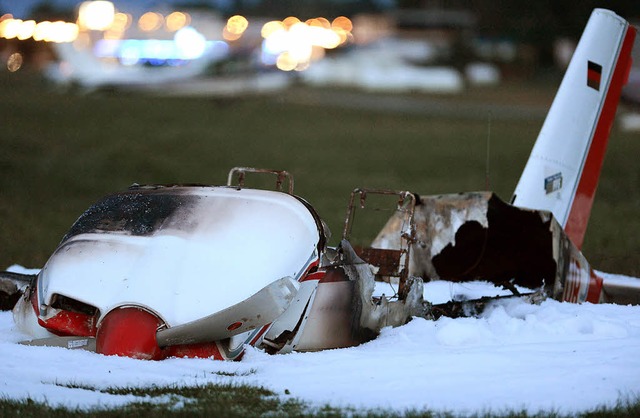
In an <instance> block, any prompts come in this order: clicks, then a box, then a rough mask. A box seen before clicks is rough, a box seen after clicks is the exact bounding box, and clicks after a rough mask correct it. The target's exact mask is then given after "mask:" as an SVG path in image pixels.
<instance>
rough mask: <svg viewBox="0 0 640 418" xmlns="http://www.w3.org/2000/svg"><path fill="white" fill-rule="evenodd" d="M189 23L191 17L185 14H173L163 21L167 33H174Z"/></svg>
mask: <svg viewBox="0 0 640 418" xmlns="http://www.w3.org/2000/svg"><path fill="white" fill-rule="evenodd" d="M189 23H191V16H189V15H188V14H187V13H182V12H173V13H171V14H169V16H167V17H166V19H165V25H166V27H167V30H168V31H169V32H176V31H178V30H180V29H182V28H184V27H185V26H187V25H189Z"/></svg>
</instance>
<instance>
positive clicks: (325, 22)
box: [316, 17, 331, 29]
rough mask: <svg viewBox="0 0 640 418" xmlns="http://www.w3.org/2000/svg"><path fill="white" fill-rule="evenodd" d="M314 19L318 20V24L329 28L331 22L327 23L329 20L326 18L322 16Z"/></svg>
mask: <svg viewBox="0 0 640 418" xmlns="http://www.w3.org/2000/svg"><path fill="white" fill-rule="evenodd" d="M316 20H317V21H318V22H320V25H322V27H323V28H325V29H331V23H329V21H328V20H327V19H325V18H324V17H319V18H317V19H316Z"/></svg>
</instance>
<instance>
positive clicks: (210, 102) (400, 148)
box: [0, 73, 640, 275]
mask: <svg viewBox="0 0 640 418" xmlns="http://www.w3.org/2000/svg"><path fill="white" fill-rule="evenodd" d="M0 89H1V90H2V92H3V94H2V98H1V100H0V115H1V116H0V117H1V118H2V119H1V131H0V242H2V247H1V250H0V268H3V267H4V268H6V267H8V266H9V265H11V264H13V263H18V264H21V265H24V266H27V267H41V266H42V265H43V264H44V262H45V261H46V260H47V258H48V256H49V255H50V254H51V252H52V251H53V249H54V248H55V247H56V245H57V243H58V242H59V240H60V238H61V237H62V236H63V234H64V233H65V231H66V230H67V229H68V228H69V226H70V225H71V224H72V223H73V221H74V220H75V219H76V218H77V217H78V216H79V215H80V214H81V213H82V212H83V211H84V209H86V208H87V207H88V206H89V205H90V204H91V203H92V202H94V201H96V200H97V199H99V198H100V197H102V196H103V195H105V194H108V193H111V192H113V191H118V190H122V189H124V188H126V187H128V186H129V185H130V184H132V183H134V182H137V183H181V182H185V183H205V184H223V183H224V182H225V181H226V174H227V172H228V170H229V169H230V168H231V167H234V166H257V167H268V168H277V169H286V170H288V171H290V172H292V173H293V174H294V176H295V180H296V193H297V194H298V195H300V196H303V197H305V198H306V199H307V200H308V201H310V202H311V203H312V204H313V205H314V207H316V208H317V210H318V211H319V213H320V215H321V216H322V217H323V218H324V219H325V220H326V221H327V223H328V224H329V226H330V227H331V229H332V230H333V232H334V240H336V239H337V237H338V235H340V232H341V230H342V223H343V219H344V214H345V208H346V204H347V201H348V196H349V193H350V191H351V190H352V189H353V188H355V187H375V188H392V189H403V190H411V191H415V192H418V193H421V194H439V193H451V192H459V191H472V190H481V189H484V188H485V183H486V182H485V172H486V161H487V137H488V136H489V132H490V148H489V150H490V152H489V154H490V164H489V167H490V170H489V172H490V188H491V189H492V190H494V191H496V192H497V193H498V195H500V196H501V197H502V198H503V199H507V200H508V199H509V198H510V196H511V193H512V192H513V189H514V188H515V184H516V182H517V180H518V178H519V175H520V172H521V170H522V169H523V167H524V163H525V161H526V159H527V157H528V155H529V152H530V150H531V147H532V145H533V142H534V140H535V138H536V135H537V132H538V131H539V129H540V126H541V124H542V119H541V118H540V117H537V116H532V117H525V118H523V119H520V120H501V119H500V118H499V116H500V115H496V116H495V117H493V118H492V119H493V120H492V121H491V123H490V124H489V122H488V120H482V119H477V118H475V119H472V118H466V117H465V115H464V113H462V114H451V115H450V116H447V117H445V118H437V119H436V118H430V117H425V116H422V115H419V114H407V113H403V112H393V111H392V110H393V109H390V111H389V112H379V111H364V110H358V109H355V108H343V107H340V106H329V105H322V106H313V105H299V104H297V103H298V102H300V101H304V100H301V99H310V100H307V101H311V99H313V97H314V94H316V93H317V92H316V91H314V90H312V89H305V88H296V89H293V90H291V91H289V92H286V93H284V94H281V95H279V96H273V97H262V98H257V97H253V98H246V99H207V98H199V99H189V98H154V97H143V96H138V95H116V94H91V95H78V94H67V93H60V92H54V91H52V90H51V89H50V88H49V86H47V85H46V84H44V83H43V82H42V81H40V80H39V79H38V78H37V77H36V76H35V75H32V74H28V73H27V74H20V73H16V74H7V73H0ZM554 92H555V85H553V84H552V83H548V82H547V83H537V84H536V83H528V84H525V85H519V84H516V83H509V84H508V85H505V86H502V87H499V88H496V89H491V90H483V89H477V90H472V91H470V92H469V93H468V94H466V95H463V96H452V97H444V98H443V97H433V98H430V97H428V96H419V97H417V98H418V99H419V100H422V101H424V102H429V101H430V100H433V101H435V102H437V101H446V102H447V103H454V104H455V103H460V105H461V106H463V105H469V104H474V105H476V106H480V107H482V106H483V103H487V105H490V104H492V103H499V104H509V103H513V104H514V106H517V105H520V104H526V105H531V106H534V108H536V109H541V110H544V108H545V107H546V106H548V105H549V104H550V102H551V100H552V98H553V94H554ZM336 97H337V99H336V104H340V100H339V98H340V96H339V95H336ZM366 97H367V96H365V98H366ZM377 99H378V97H377V96H371V100H377ZM411 99H416V97H415V96H413V97H411ZM533 113H535V115H539V114H540V113H541V112H532V114H533ZM487 119H488V117H487ZM639 155H640V135H638V134H637V133H636V134H631V133H623V132H620V131H618V130H616V129H614V131H613V133H612V139H611V142H610V146H609V150H608V155H607V158H606V160H605V165H604V169H603V174H602V177H601V183H600V187H599V190H598V196H597V198H596V203H595V206H594V209H593V213H592V217H591V222H590V227H589V230H588V233H587V238H586V242H585V246H584V253H585V254H586V256H587V258H588V259H589V260H590V261H591V263H592V265H593V266H594V267H596V268H598V269H601V270H604V271H607V272H614V273H625V274H631V275H640V257H638V249H639V248H640V216H639V215H640V214H639V213H638V212H639V209H640V166H639V165H638V164H637V159H638V156H639Z"/></svg>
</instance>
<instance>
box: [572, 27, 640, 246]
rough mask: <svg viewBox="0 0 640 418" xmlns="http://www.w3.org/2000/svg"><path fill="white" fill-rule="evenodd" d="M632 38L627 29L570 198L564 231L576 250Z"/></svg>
mask: <svg viewBox="0 0 640 418" xmlns="http://www.w3.org/2000/svg"><path fill="white" fill-rule="evenodd" d="M635 36H636V31H635V29H634V28H633V27H632V26H629V28H628V29H627V33H626V34H625V37H624V41H623V44H622V49H621V50H620V55H619V57H618V62H617V63H616V67H615V69H614V72H613V77H612V78H611V84H610V86H609V90H608V91H607V97H606V98H605V102H604V105H603V107H602V112H601V113H600V117H599V118H598V123H597V125H596V130H595V132H594V134H593V139H592V141H591V146H590V148H589V153H588V155H587V159H586V161H585V163H584V166H583V168H582V175H581V177H580V182H579V183H578V188H577V190H576V195H575V197H574V199H573V204H572V205H571V210H570V212H569V218H568V219H567V224H566V227H565V232H566V233H567V235H568V236H569V238H570V239H571V241H572V242H573V243H574V244H575V245H576V247H578V249H580V248H582V243H583V241H584V234H585V232H586V230H587V222H588V221H589V215H590V214H591V207H592V205H593V198H594V196H595V194H596V189H597V188H598V179H599V177H600V171H601V169H602V162H603V160H604V154H605V151H606V149H607V142H608V140H609V133H610V132H611V127H612V126H613V119H614V117H615V114H616V109H617V108H618V101H619V100H620V93H621V91H622V86H624V84H625V83H626V82H627V79H628V75H629V70H630V68H631V49H632V47H633V41H634V39H635Z"/></svg>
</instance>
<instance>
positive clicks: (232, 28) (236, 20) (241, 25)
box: [227, 15, 249, 34]
mask: <svg viewBox="0 0 640 418" xmlns="http://www.w3.org/2000/svg"><path fill="white" fill-rule="evenodd" d="M248 27H249V21H248V20H247V18H246V17H244V16H240V15H235V16H231V17H230V18H229V20H228V21H227V30H228V31H229V32H231V33H234V34H242V33H244V31H245V30H247V28H248Z"/></svg>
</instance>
